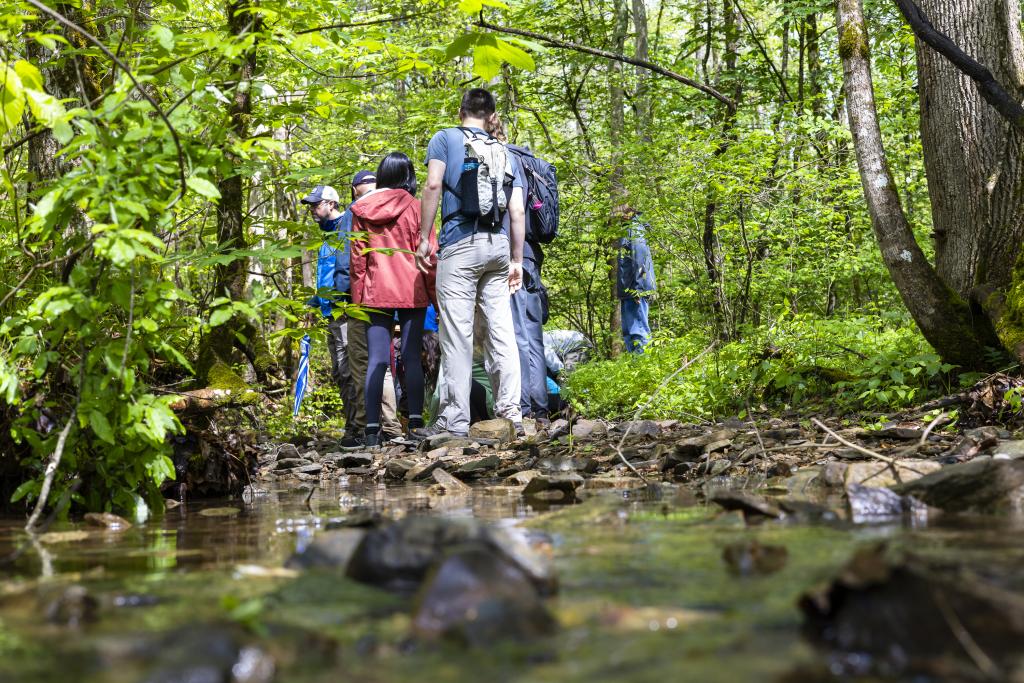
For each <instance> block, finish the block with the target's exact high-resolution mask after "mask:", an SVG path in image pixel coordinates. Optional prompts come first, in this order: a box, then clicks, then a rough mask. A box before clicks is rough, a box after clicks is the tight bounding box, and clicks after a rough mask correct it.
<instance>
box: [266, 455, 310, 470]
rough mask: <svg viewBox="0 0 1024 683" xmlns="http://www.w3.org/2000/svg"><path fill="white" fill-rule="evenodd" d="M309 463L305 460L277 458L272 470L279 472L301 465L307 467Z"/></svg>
mask: <svg viewBox="0 0 1024 683" xmlns="http://www.w3.org/2000/svg"><path fill="white" fill-rule="evenodd" d="M309 464H310V461H309V460H306V459H305V458H278V459H277V463H275V465H274V469H275V470H277V471H278V472H280V471H281V470H290V469H292V468H295V467H302V466H303V465H309Z"/></svg>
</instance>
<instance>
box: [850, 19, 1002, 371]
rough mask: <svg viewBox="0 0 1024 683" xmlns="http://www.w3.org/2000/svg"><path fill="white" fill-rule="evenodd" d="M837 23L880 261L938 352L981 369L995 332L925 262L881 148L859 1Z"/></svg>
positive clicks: (859, 162) (855, 139)
mask: <svg viewBox="0 0 1024 683" xmlns="http://www.w3.org/2000/svg"><path fill="white" fill-rule="evenodd" d="M836 25H837V27H838V29H839V55H840V57H841V58H842V62H843V83H844V90H845V93H846V109H847V114H848V116H849V122H850V131H851V132H852V133H853V146H854V151H855V153H856V155H857V166H858V169H859V171H860V178H861V184H862V185H863V188H864V197H865V199H866V200H867V204H868V211H869V213H870V214H871V225H872V227H873V229H874V232H875V237H876V239H877V240H878V246H879V248H880V249H881V252H882V261H883V262H884V263H885V266H886V268H887V269H888V270H889V275H890V276H891V277H892V280H893V282H894V283H895V285H896V288H897V289H898V290H899V292H900V296H901V297H902V298H903V302H904V303H905V304H906V306H907V308H908V309H909V311H910V314H911V315H912V316H913V318H914V321H915V322H916V323H917V325H918V327H919V328H920V329H921V332H922V334H924V336H925V338H926V339H927V340H928V341H929V342H930V343H931V345H932V346H933V347H935V350H936V351H938V353H939V354H940V355H941V356H942V357H943V358H944V359H945V360H947V361H949V362H951V363H956V364H958V365H960V366H961V367H963V368H972V369H973V368H977V367H981V366H983V364H984V362H985V361H984V353H983V351H984V346H986V345H991V344H992V342H993V341H994V338H993V336H992V334H991V329H990V328H987V327H986V326H985V325H984V324H982V325H978V326H977V327H975V326H974V325H973V324H972V323H973V321H972V316H971V311H970V309H969V308H968V306H967V305H966V304H965V303H964V302H963V300H962V299H960V298H959V297H957V295H956V293H955V292H953V291H951V290H950V288H949V287H947V286H946V285H945V284H944V283H943V282H942V280H940V279H939V276H938V274H937V273H936V271H935V269H934V268H932V266H931V264H930V263H928V261H927V260H926V259H925V257H924V253H923V252H922V251H921V248H920V247H919V246H918V244H917V241H916V240H915V238H914V233H913V231H912V230H911V228H910V224H909V223H908V222H907V218H906V215H905V214H904V213H903V208H902V206H901V205H900V200H899V195H898V194H897V192H896V186H895V183H894V182H893V178H892V174H891V172H890V170H889V165H888V162H887V160H886V157H885V150H884V148H883V147H882V134H881V130H880V129H879V125H878V114H877V111H876V109H875V98H874V91H873V87H872V82H871V67H870V61H869V60H870V57H869V50H868V41H867V28H866V25H865V23H864V11H863V7H862V6H861V0H838V2H837V12H836Z"/></svg>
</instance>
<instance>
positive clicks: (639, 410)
mask: <svg viewBox="0 0 1024 683" xmlns="http://www.w3.org/2000/svg"><path fill="white" fill-rule="evenodd" d="M717 343H718V342H711V343H710V344H709V345H708V346H706V347H705V348H704V350H703V351H701V352H700V353H698V354H697V355H696V356H694V357H693V358H691V359H689V360H686V361H683V364H682V365H680V366H679V368H677V369H676V371H675V372H673V373H672V374H671V375H669V376H668V377H666V378H665V379H664V380H663V381H662V383H661V384H660V385H659V386H658V388H657V389H655V390H654V393H653V394H651V396H650V398H648V399H647V402H646V403H644V404H643V405H642V406H640V407H639V408H637V409H636V412H635V413H633V419H632V421H630V423H629V426H628V427H626V431H625V432H623V434H622V438H621V439H619V445H617V446H615V452H616V453H618V454H619V460H621V461H622V462H623V464H624V465H625V466H626V467H628V468H629V469H630V471H631V472H632V473H633V474H635V475H636V476H638V477H640V479H641V480H643V482H644V483H645V484H649V483H650V482H649V481H647V477H645V476H644V475H642V474H640V471H639V470H638V469H637V468H635V467H633V463H631V462H630V461H629V460H627V459H626V456H625V455H623V454H622V444H624V443H626V437H627V436H629V433H630V432H631V431H633V425H635V424H636V419H637V418H638V417H640V413H642V412H643V411H645V410H646V409H647V407H648V406H650V405H651V403H653V402H654V399H656V398H657V397H658V394H660V393H661V392H662V390H663V389H664V388H665V387H667V386H668V383H669V382H671V381H672V380H673V379H675V378H676V376H677V375H679V373H681V372H682V371H683V370H685V369H686V368H688V367H690V366H691V365H693V364H694V363H696V362H697V361H698V360H700V358H701V357H703V356H704V355H705V354H706V353H708V352H709V351H710V350H711V349H713V348H715V345H716V344H717Z"/></svg>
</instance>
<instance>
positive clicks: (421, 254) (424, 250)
mask: <svg viewBox="0 0 1024 683" xmlns="http://www.w3.org/2000/svg"><path fill="white" fill-rule="evenodd" d="M433 265H434V264H433V263H431V258H430V240H426V239H423V238H422V237H421V238H420V244H419V246H418V247H416V267H417V268H419V270H420V272H421V273H424V274H426V273H429V272H430V269H431V268H432V267H433Z"/></svg>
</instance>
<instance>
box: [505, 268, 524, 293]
mask: <svg viewBox="0 0 1024 683" xmlns="http://www.w3.org/2000/svg"><path fill="white" fill-rule="evenodd" d="M522 286H523V264H522V263H516V262H515V261H513V262H512V263H509V264H508V291H509V293H510V294H515V293H516V292H517V291H519V289H520V288H521V287H522Z"/></svg>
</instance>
